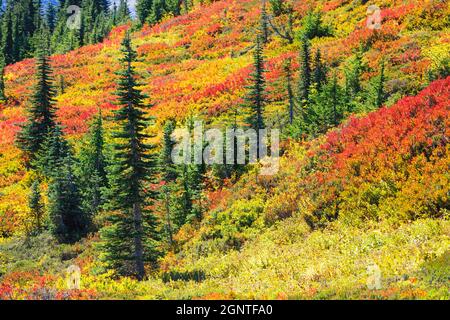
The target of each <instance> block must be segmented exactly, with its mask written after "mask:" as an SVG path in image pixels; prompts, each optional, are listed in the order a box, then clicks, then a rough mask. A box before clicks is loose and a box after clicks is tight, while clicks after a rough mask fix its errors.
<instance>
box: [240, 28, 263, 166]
mask: <svg viewBox="0 0 450 320" xmlns="http://www.w3.org/2000/svg"><path fill="white" fill-rule="evenodd" d="M264 72H265V70H264V56H263V40H262V37H261V35H258V36H257V37H256V46H255V52H254V54H253V72H252V73H251V75H250V81H249V82H250V85H249V86H247V87H246V89H247V90H248V93H247V95H246V96H245V101H244V104H245V107H247V108H249V113H250V114H249V117H248V119H247V123H248V125H249V126H250V128H252V129H254V130H255V131H256V136H257V158H258V159H259V158H260V151H261V150H260V147H261V142H262V141H261V140H262V137H261V135H260V130H262V129H264V117H263V116H264V108H265V104H266V94H265V88H266V80H265V77H264Z"/></svg>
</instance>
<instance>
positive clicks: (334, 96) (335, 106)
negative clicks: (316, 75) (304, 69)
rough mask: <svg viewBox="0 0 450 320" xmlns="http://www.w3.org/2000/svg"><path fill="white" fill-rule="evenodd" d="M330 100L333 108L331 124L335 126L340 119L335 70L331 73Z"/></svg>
mask: <svg viewBox="0 0 450 320" xmlns="http://www.w3.org/2000/svg"><path fill="white" fill-rule="evenodd" d="M329 97H330V99H329V100H330V102H331V106H332V109H333V125H334V126H337V125H338V124H339V121H340V117H341V115H340V114H339V106H338V104H339V85H338V82H337V75H336V72H334V74H333V79H332V81H331V86H330V95H329Z"/></svg>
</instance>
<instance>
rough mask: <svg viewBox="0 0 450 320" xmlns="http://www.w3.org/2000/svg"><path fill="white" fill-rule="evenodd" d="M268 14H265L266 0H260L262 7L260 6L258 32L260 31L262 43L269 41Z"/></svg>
mask: <svg viewBox="0 0 450 320" xmlns="http://www.w3.org/2000/svg"><path fill="white" fill-rule="evenodd" d="M268 19H269V18H268V16H267V7H266V0H262V7H261V17H260V26H259V28H260V30H259V31H260V33H261V40H262V42H263V43H264V44H266V43H267V41H269V22H268Z"/></svg>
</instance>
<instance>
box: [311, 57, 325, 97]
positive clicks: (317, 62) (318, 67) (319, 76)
mask: <svg viewBox="0 0 450 320" xmlns="http://www.w3.org/2000/svg"><path fill="white" fill-rule="evenodd" d="M313 76H314V83H315V84H316V87H317V89H318V90H320V89H321V87H322V85H323V84H324V83H325V81H326V79H327V70H326V66H325V64H324V63H323V62H322V54H321V51H320V49H317V51H316V55H315V57H314V74H313Z"/></svg>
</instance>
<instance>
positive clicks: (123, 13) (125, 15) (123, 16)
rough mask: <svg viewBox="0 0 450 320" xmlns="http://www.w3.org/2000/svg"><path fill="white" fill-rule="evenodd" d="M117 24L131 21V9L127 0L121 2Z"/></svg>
mask: <svg viewBox="0 0 450 320" xmlns="http://www.w3.org/2000/svg"><path fill="white" fill-rule="evenodd" d="M116 15H117V16H116V23H117V24H123V23H127V22H128V21H130V19H131V12H130V8H129V7H128V2H127V0H120V2H119V7H118V8H117V14H116Z"/></svg>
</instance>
